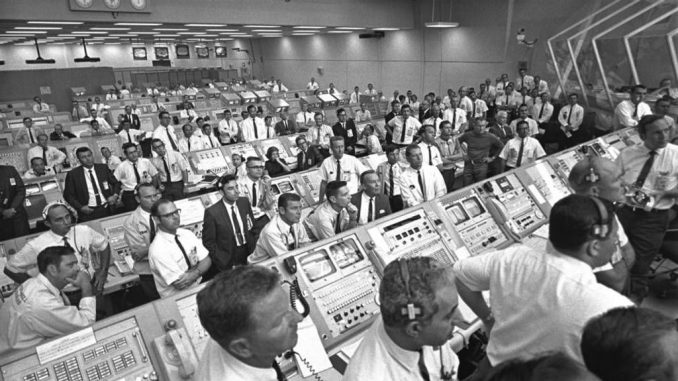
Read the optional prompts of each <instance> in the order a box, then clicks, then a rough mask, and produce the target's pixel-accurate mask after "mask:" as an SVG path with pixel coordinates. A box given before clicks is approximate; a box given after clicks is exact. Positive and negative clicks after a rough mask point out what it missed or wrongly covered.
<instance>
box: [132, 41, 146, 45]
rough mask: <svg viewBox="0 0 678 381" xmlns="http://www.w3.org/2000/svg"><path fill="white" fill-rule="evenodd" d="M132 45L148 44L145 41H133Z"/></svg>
mask: <svg viewBox="0 0 678 381" xmlns="http://www.w3.org/2000/svg"><path fill="white" fill-rule="evenodd" d="M132 45H146V43H145V42H133V43H132Z"/></svg>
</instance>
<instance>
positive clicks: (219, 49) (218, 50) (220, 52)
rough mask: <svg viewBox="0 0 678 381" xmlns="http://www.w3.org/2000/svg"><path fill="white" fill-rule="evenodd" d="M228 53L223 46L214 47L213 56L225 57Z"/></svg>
mask: <svg viewBox="0 0 678 381" xmlns="http://www.w3.org/2000/svg"><path fill="white" fill-rule="evenodd" d="M227 52H228V48H226V47H225V46H215V47H214V55H215V56H217V57H226V54H227Z"/></svg>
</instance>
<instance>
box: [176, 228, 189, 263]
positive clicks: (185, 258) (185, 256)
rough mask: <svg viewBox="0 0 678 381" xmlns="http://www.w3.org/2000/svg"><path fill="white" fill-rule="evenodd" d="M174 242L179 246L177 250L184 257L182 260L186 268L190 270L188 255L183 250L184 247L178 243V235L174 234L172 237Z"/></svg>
mask: <svg viewBox="0 0 678 381" xmlns="http://www.w3.org/2000/svg"><path fill="white" fill-rule="evenodd" d="M174 241H175V242H176V243H177V246H179V250H181V254H183V255H184V260H185V261H186V266H188V268H189V269H190V268H191V261H190V260H189V259H188V255H187V254H186V250H185V249H184V245H182V244H181V241H179V235H177V234H175V235H174Z"/></svg>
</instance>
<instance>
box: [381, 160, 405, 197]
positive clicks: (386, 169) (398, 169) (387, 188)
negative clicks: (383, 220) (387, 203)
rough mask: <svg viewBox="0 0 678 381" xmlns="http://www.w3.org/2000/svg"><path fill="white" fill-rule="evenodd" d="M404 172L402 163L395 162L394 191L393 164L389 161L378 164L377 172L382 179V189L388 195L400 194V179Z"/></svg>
mask: <svg viewBox="0 0 678 381" xmlns="http://www.w3.org/2000/svg"><path fill="white" fill-rule="evenodd" d="M402 173H403V166H402V164H400V163H395V164H393V192H391V177H390V176H391V164H389V162H385V163H381V164H379V166H377V174H378V175H379V178H380V179H381V189H383V190H384V194H386V195H387V196H400V186H399V183H398V181H399V180H398V179H400V175H401V174H402Z"/></svg>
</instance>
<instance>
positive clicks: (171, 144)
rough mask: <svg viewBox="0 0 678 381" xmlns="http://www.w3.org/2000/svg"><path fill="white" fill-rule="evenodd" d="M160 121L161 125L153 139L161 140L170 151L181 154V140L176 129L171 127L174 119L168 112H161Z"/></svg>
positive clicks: (155, 131) (154, 133)
mask: <svg viewBox="0 0 678 381" xmlns="http://www.w3.org/2000/svg"><path fill="white" fill-rule="evenodd" d="M158 119H160V125H159V126H158V127H156V128H155V130H154V131H153V136H152V137H153V139H160V140H162V142H163V143H165V147H167V149H168V150H172V151H177V152H179V145H178V141H179V140H178V139H177V135H176V134H175V132H174V127H172V126H170V122H171V121H172V117H170V114H169V113H168V112H167V111H160V113H158Z"/></svg>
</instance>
